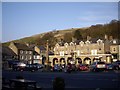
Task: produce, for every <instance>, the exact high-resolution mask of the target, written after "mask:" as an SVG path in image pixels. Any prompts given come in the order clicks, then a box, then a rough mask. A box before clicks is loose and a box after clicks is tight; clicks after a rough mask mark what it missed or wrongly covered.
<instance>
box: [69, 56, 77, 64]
mask: <svg viewBox="0 0 120 90" xmlns="http://www.w3.org/2000/svg"><path fill="white" fill-rule="evenodd" d="M67 63H71V64H75V60H74V59H73V58H72V57H68V59H67Z"/></svg>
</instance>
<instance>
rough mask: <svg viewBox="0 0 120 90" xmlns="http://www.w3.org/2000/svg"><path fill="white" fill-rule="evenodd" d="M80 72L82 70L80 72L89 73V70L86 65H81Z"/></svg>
mask: <svg viewBox="0 0 120 90" xmlns="http://www.w3.org/2000/svg"><path fill="white" fill-rule="evenodd" d="M78 70H80V71H87V70H89V68H88V66H87V65H85V64H80V65H79V66H78Z"/></svg>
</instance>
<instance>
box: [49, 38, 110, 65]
mask: <svg viewBox="0 0 120 90" xmlns="http://www.w3.org/2000/svg"><path fill="white" fill-rule="evenodd" d="M106 49H107V50H106ZM109 52H110V43H109V42H108V40H107V38H106V39H101V38H93V39H89V40H86V41H77V42H70V43H67V42H66V43H57V44H56V45H55V47H54V55H52V56H49V61H50V62H51V65H52V66H53V65H54V64H67V63H68V62H72V61H73V63H75V64H78V63H85V64H91V63H92V62H94V61H96V60H101V61H105V62H107V63H111V62H112V60H111V54H110V53H109Z"/></svg>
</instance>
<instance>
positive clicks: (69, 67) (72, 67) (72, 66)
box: [64, 63, 76, 73]
mask: <svg viewBox="0 0 120 90" xmlns="http://www.w3.org/2000/svg"><path fill="white" fill-rule="evenodd" d="M72 71H76V65H75V64H71V63H68V65H67V66H66V68H65V70H64V72H68V73H70V72H72Z"/></svg>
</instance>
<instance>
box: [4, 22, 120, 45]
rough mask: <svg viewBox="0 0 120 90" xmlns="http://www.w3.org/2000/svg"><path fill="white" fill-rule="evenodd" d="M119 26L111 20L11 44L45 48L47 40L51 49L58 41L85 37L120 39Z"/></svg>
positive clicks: (39, 35) (54, 31)
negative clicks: (33, 45)
mask: <svg viewBox="0 0 120 90" xmlns="http://www.w3.org/2000/svg"><path fill="white" fill-rule="evenodd" d="M119 26H120V22H119V21H117V20H112V21H111V22H110V23H108V24H103V25H102V24H97V25H91V26H90V27H86V28H70V29H65V30H53V31H51V32H46V33H42V34H37V35H33V36H31V37H25V38H22V39H19V40H14V41H12V42H19V43H30V44H36V45H44V46H45V45H46V42H47V40H48V41H49V46H50V47H53V46H54V45H55V43H56V42H59V41H65V42H66V41H67V42H70V41H72V39H73V38H77V39H80V40H81V39H84V40H85V39H86V37H87V36H90V37H91V38H96V37H102V38H103V37H104V35H105V34H107V35H108V36H112V37H113V38H117V39H120V36H119V33H120V30H119V29H120V27H119ZM76 31H79V32H78V33H79V34H78V35H77V34H76V33H75V32H76ZM76 36H77V37H76ZM79 36H81V37H79ZM10 42H11V41H10ZM10 42H7V43H3V44H4V45H6V46H8V45H9V43H10Z"/></svg>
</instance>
